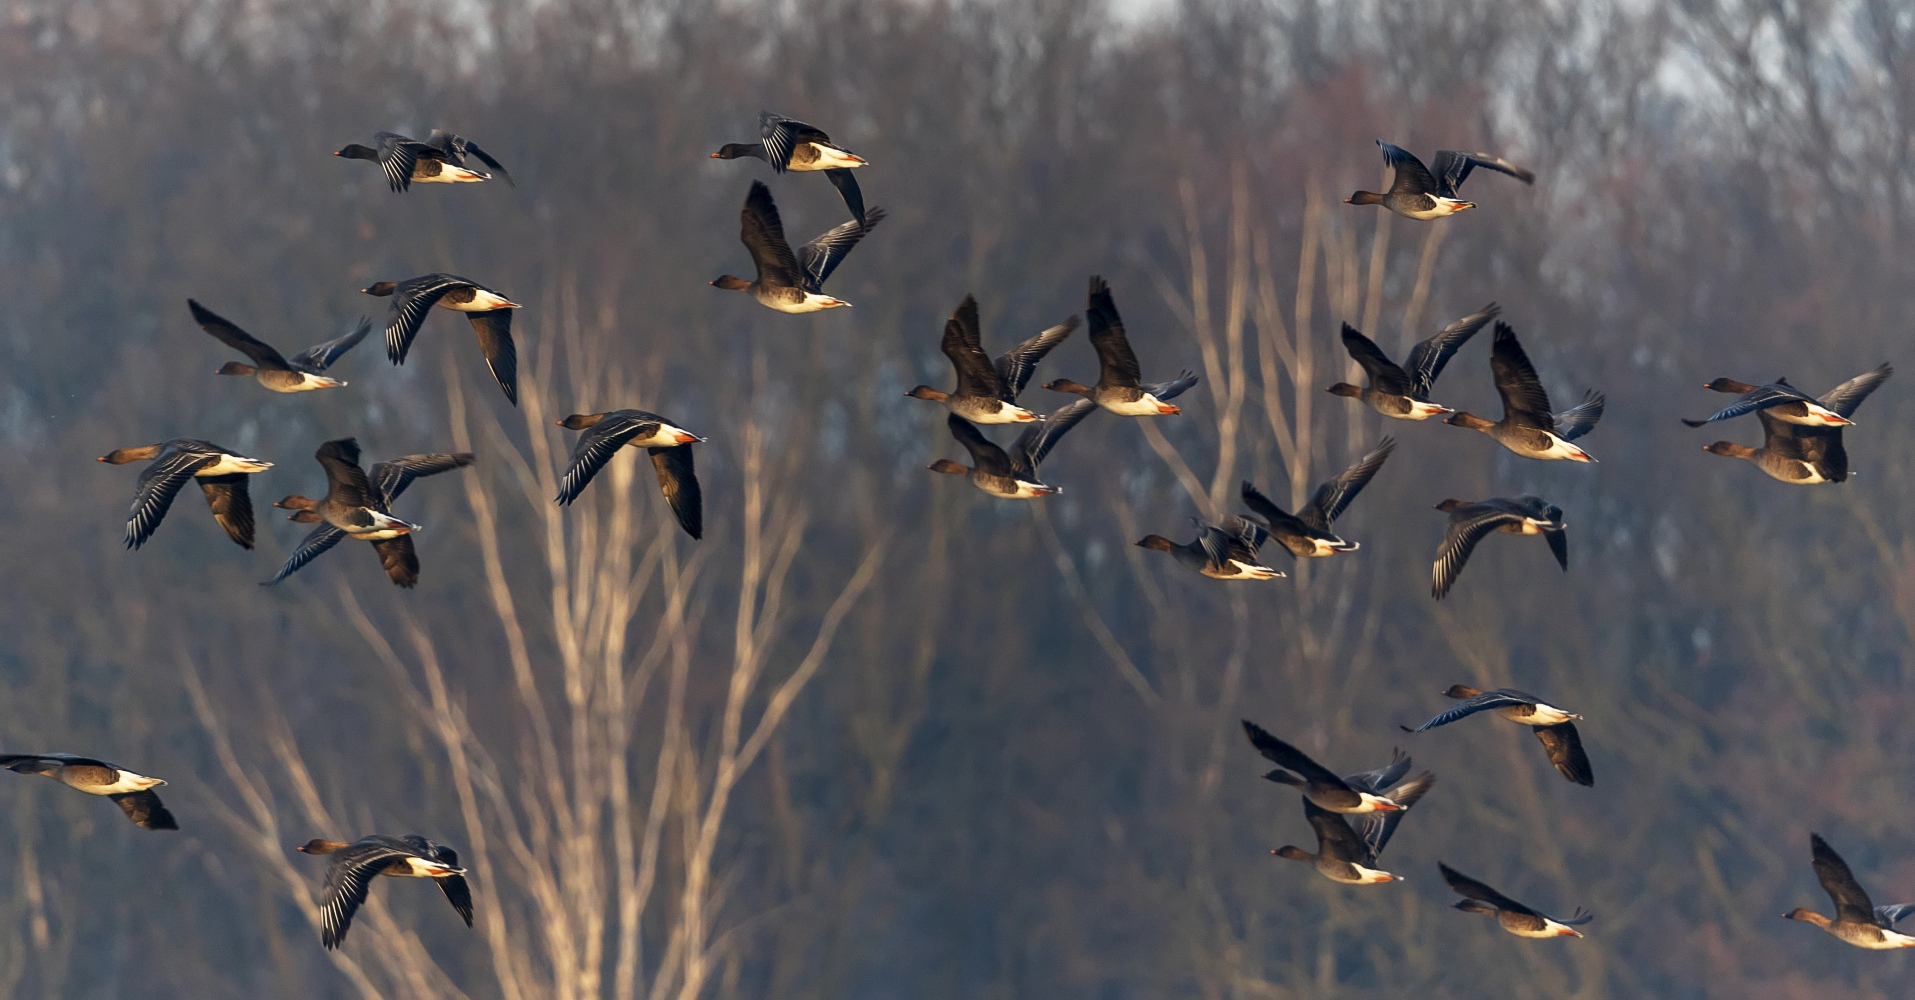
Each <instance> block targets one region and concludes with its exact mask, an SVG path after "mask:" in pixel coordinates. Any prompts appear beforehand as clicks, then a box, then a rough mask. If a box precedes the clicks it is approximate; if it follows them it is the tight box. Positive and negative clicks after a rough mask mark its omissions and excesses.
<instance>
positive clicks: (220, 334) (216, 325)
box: [186, 299, 372, 392]
mask: <svg viewBox="0 0 1915 1000" xmlns="http://www.w3.org/2000/svg"><path fill="white" fill-rule="evenodd" d="M186 308H187V309H189V310H190V311H191V312H192V313H193V322H195V323H198V324H199V326H200V329H202V330H205V331H206V332H207V333H210V334H212V335H213V336H214V337H216V338H218V339H219V342H220V343H222V344H225V345H226V346H227V347H230V348H232V349H233V350H235V351H238V352H239V353H241V354H244V355H246V356H247V357H248V358H251V359H252V361H253V363H252V364H250V365H248V364H242V363H240V362H238V361H228V362H226V363H225V364H223V365H221V366H220V368H219V370H218V371H216V372H214V373H213V374H215V375H251V376H252V377H253V378H254V379H256V380H258V382H259V384H260V385H263V386H265V387H266V388H268V389H271V390H272V391H274V392H308V391H310V390H313V389H334V388H338V387H340V386H343V385H345V384H346V383H345V380H343V379H336V378H328V377H327V376H326V375H324V374H322V373H323V372H324V371H325V370H326V369H327V368H330V367H332V363H333V362H335V361H338V360H339V356H340V355H342V354H344V353H346V352H347V351H350V350H352V349H353V348H354V347H357V346H358V345H359V342H360V341H362V340H364V339H366V334H368V333H370V332H372V320H370V319H367V318H366V317H364V316H361V317H359V322H358V323H356V324H354V326H353V328H352V329H351V330H349V331H347V333H346V335H345V336H343V337H339V338H337V339H335V340H328V341H326V342H325V343H323V344H315V345H314V346H312V347H308V348H306V349H305V350H303V351H301V352H299V353H298V354H296V355H293V358H292V360H290V361H288V360H287V359H286V357H285V356H284V355H282V354H280V353H279V352H278V351H276V350H274V349H273V347H272V345H271V344H267V343H265V342H263V341H261V340H258V339H256V338H255V337H253V336H252V335H251V334H249V333H247V332H246V331H244V330H242V329H240V328H239V327H237V326H235V325H233V324H232V323H231V322H229V321H227V320H226V319H224V318H222V317H220V316H219V315H218V314H217V313H215V312H213V311H212V310H211V309H208V308H206V307H205V306H202V305H200V304H199V303H198V302H195V301H193V300H192V299H187V300H186Z"/></svg>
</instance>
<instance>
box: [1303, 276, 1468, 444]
mask: <svg viewBox="0 0 1915 1000" xmlns="http://www.w3.org/2000/svg"><path fill="white" fill-rule="evenodd" d="M1502 311H1503V310H1502V307H1501V306H1499V305H1497V304H1496V303H1494V302H1491V303H1490V304H1489V305H1487V306H1484V307H1483V310H1482V311H1481V312H1476V313H1471V314H1470V315H1468V316H1465V317H1463V318H1462V319H1459V320H1457V321H1456V322H1454V323H1451V324H1450V325H1448V326H1446V327H1444V328H1443V329H1441V330H1438V331H1436V335H1435V336H1433V337H1431V338H1430V339H1428V340H1424V341H1420V342H1418V343H1417V345H1416V346H1415V347H1413V348H1411V349H1410V366H1409V369H1408V370H1407V371H1406V370H1404V369H1403V368H1401V367H1399V366H1398V365H1397V363H1396V362H1394V361H1391V360H1390V357H1389V355H1387V354H1384V353H1383V350H1382V348H1379V347H1377V346H1376V342H1375V341H1373V340H1371V339H1370V338H1368V337H1365V336H1364V335H1363V332H1362V331H1360V330H1358V329H1357V328H1356V327H1353V326H1351V325H1350V324H1348V323H1345V324H1343V349H1344V350H1346V351H1348V352H1349V353H1350V357H1351V359H1352V360H1354V361H1355V362H1356V363H1357V364H1358V365H1360V366H1362V368H1363V373H1364V375H1366V376H1368V378H1369V382H1370V384H1369V385H1367V386H1354V385H1351V384H1350V383H1348V382H1338V383H1336V384H1335V385H1332V386H1331V387H1330V388H1329V390H1328V391H1329V392H1330V393H1331V394H1332V395H1336V396H1349V397H1351V398H1353V399H1360V400H1362V401H1363V402H1364V404H1365V405H1367V406H1369V408H1370V409H1372V410H1375V411H1376V412H1378V413H1381V414H1383V415H1384V416H1386V417H1395V418H1396V419H1398V420H1428V419H1429V418H1431V417H1437V416H1442V415H1443V414H1445V413H1454V412H1456V411H1455V410H1452V409H1450V408H1449V407H1447V406H1440V405H1438V404H1436V403H1433V402H1431V401H1430V392H1431V390H1432V388H1433V387H1434V386H1435V384H1436V377H1437V376H1438V375H1441V374H1443V366H1444V365H1447V364H1449V361H1450V357H1451V356H1452V355H1454V354H1455V353H1456V350H1457V348H1460V347H1462V346H1463V344H1464V342H1465V341H1467V340H1469V339H1470V338H1471V337H1474V336H1475V335H1476V331H1478V330H1481V329H1482V328H1483V327H1484V325H1486V324H1487V323H1489V321H1490V320H1492V319H1495V318H1496V316H1497V314H1498V313H1500V312H1502Z"/></svg>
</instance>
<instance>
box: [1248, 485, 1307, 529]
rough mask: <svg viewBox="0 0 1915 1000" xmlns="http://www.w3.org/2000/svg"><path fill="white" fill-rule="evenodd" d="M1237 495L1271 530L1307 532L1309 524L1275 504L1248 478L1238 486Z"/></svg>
mask: <svg viewBox="0 0 1915 1000" xmlns="http://www.w3.org/2000/svg"><path fill="white" fill-rule="evenodd" d="M1238 496H1240V497H1242V499H1243V505H1244V506H1245V507H1248V508H1250V512H1251V513H1253V514H1255V515H1257V516H1258V517H1260V518H1263V523H1265V524H1267V525H1269V526H1270V527H1271V528H1272V529H1273V530H1274V529H1283V530H1284V531H1286V532H1287V533H1290V534H1298V535H1308V534H1309V527H1310V526H1309V525H1307V524H1305V523H1304V521H1303V519H1302V518H1300V517H1297V516H1296V515H1295V514H1292V513H1290V512H1289V511H1287V510H1284V509H1283V508H1282V507H1279V506H1277V505H1276V502H1275V501H1273V500H1271V499H1270V498H1269V497H1267V496H1264V495H1263V491H1262V490H1259V489H1257V487H1256V484H1254V483H1252V482H1250V481H1249V480H1248V479H1246V480H1244V481H1243V485H1242V486H1240V487H1239V488H1238Z"/></svg>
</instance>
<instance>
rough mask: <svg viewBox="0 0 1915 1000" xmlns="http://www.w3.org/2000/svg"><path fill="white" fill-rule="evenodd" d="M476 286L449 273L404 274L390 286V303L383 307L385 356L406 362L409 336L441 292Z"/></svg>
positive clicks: (410, 341)
mask: <svg viewBox="0 0 1915 1000" xmlns="http://www.w3.org/2000/svg"><path fill="white" fill-rule="evenodd" d="M466 287H477V286H476V285H475V284H474V283H473V282H471V281H467V280H466V279H464V278H461V277H459V276H457V275H452V274H422V275H420V276H419V277H416V278H408V279H406V280H405V281H402V282H400V283H399V285H398V287H396V288H395V289H393V293H392V305H391V307H390V308H388V309H387V310H386V358H387V359H388V360H390V361H391V362H392V363H393V364H395V365H403V364H405V363H406V353H407V352H408V351H410V350H412V340H413V338H414V337H417V336H418V335H419V327H420V326H422V325H423V324H424V323H425V321H426V314H427V313H429V312H431V311H432V307H433V306H435V305H437V304H438V302H439V300H440V299H442V298H444V297H445V294H446V293H447V292H449V291H452V290H453V289H455V288H466Z"/></svg>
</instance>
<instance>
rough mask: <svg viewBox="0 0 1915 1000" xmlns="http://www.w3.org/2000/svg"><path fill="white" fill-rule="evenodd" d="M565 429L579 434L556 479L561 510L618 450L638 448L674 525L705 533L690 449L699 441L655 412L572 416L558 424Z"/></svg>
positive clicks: (694, 534)
mask: <svg viewBox="0 0 1915 1000" xmlns="http://www.w3.org/2000/svg"><path fill="white" fill-rule="evenodd" d="M559 426H560V427H563V428H565V429H566V430H572V431H584V432H585V433H584V434H581V435H579V439H578V442H577V443H576V444H574V445H573V446H572V458H571V460H570V461H568V462H567V463H566V464H565V474H564V475H562V476H560V477H559V495H558V496H557V497H556V498H555V499H556V500H557V501H558V503H559V504H560V505H561V506H567V505H570V504H571V502H572V501H574V500H576V499H578V495H579V493H580V492H582V491H583V490H584V489H585V487H586V485H587V484H589V483H591V481H592V477H594V476H596V475H598V472H599V470H600V469H603V468H604V467H605V463H607V462H609V461H611V460H612V456H613V455H616V454H617V453H618V450H619V449H620V448H622V447H632V448H643V449H645V452H646V454H648V455H650V456H651V459H652V470H653V471H654V472H657V473H658V487H659V489H661V490H663V491H664V493H665V503H666V504H667V505H669V506H670V507H671V509H672V514H673V515H674V516H676V517H677V518H678V525H679V527H681V528H684V529H685V533H686V534H688V535H690V536H692V537H693V538H702V537H704V534H705V513H704V511H705V502H704V493H703V492H702V491H700V489H699V488H698V472H697V470H696V469H695V468H694V467H693V465H692V447H691V446H692V445H694V444H698V443H700V442H702V441H704V440H705V439H704V438H701V437H699V436H698V435H696V434H693V433H692V432H691V431H688V430H685V429H684V428H682V427H678V426H675V425H674V424H672V422H671V421H669V420H666V419H665V418H664V417H661V416H659V415H658V414H656V413H647V412H646V411H644V410H607V411H606V412H604V413H574V414H572V415H571V416H569V417H566V418H565V419H564V420H561V421H559Z"/></svg>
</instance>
